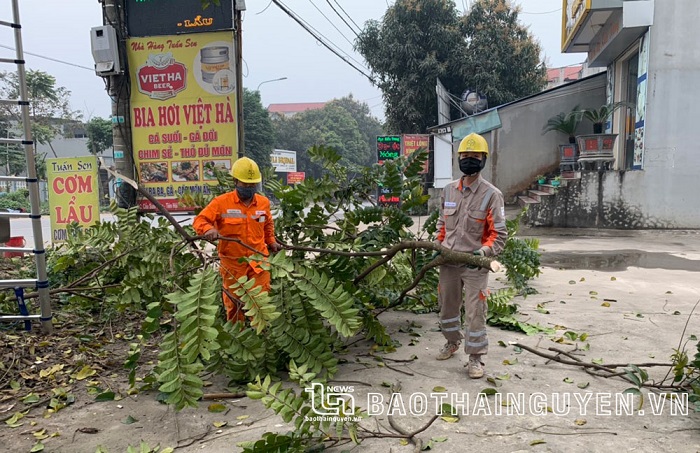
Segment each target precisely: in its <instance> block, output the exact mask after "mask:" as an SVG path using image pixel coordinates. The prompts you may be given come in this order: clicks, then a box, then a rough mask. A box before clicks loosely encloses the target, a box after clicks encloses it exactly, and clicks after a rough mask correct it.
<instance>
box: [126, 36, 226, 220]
mask: <svg viewBox="0 0 700 453" xmlns="http://www.w3.org/2000/svg"><path fill="white" fill-rule="evenodd" d="M128 49H129V50H128V56H129V68H130V69H129V70H130V74H129V75H130V79H131V87H132V88H131V131H132V139H133V149H134V162H135V163H136V170H137V172H138V177H139V182H140V183H141V184H142V185H143V186H144V187H145V189H146V190H147V191H148V193H149V194H151V195H152V196H153V197H155V198H156V199H157V200H158V201H159V202H160V203H161V204H162V205H163V206H164V207H165V208H166V209H167V210H168V211H191V210H192V209H193V208H194V207H192V206H181V205H180V204H179V201H178V198H179V197H180V196H181V195H183V194H185V193H203V194H205V195H207V194H210V193H211V190H210V189H211V187H212V186H215V185H217V184H218V181H217V178H216V170H219V171H221V172H224V173H228V172H230V171H231V166H232V163H233V160H234V158H235V150H237V149H238V131H237V126H236V124H237V123H236V115H237V113H236V90H235V89H236V77H235V73H234V69H235V67H234V60H235V59H234V58H233V56H234V53H233V33H230V32H217V33H197V34H193V35H177V36H153V37H148V38H131V39H130V40H129V41H128ZM138 205H139V210H140V211H142V212H146V211H155V206H154V205H153V203H151V202H150V201H149V200H148V199H145V198H140V199H139V200H138Z"/></svg>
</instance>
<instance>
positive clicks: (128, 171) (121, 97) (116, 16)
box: [102, 0, 136, 208]
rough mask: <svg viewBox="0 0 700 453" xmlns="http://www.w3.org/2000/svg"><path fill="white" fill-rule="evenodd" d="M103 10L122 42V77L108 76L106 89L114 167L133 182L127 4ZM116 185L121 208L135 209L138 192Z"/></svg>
mask: <svg viewBox="0 0 700 453" xmlns="http://www.w3.org/2000/svg"><path fill="white" fill-rule="evenodd" d="M102 5H103V9H104V21H105V24H104V25H111V26H112V27H114V29H115V30H116V31H117V39H118V41H119V59H120V61H121V63H122V69H123V70H122V73H121V74H118V75H112V76H108V78H107V89H108V92H109V97H110V99H111V100H112V137H113V142H114V147H113V149H114V151H113V152H114V163H115V166H116V168H117V171H118V172H119V173H120V174H122V175H124V176H126V177H128V178H131V179H132V180H133V179H136V178H135V171H134V155H133V153H132V151H131V121H130V119H129V109H130V106H131V100H130V99H129V92H130V90H129V68H128V64H127V55H126V21H125V15H124V9H125V4H124V0H102ZM120 183H121V181H117V187H116V190H115V192H116V198H117V205H118V206H119V207H120V208H129V207H132V206H135V205H136V191H135V190H134V188H133V187H131V186H130V185H128V184H120Z"/></svg>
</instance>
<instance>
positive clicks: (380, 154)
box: [377, 135, 401, 205]
mask: <svg viewBox="0 0 700 453" xmlns="http://www.w3.org/2000/svg"><path fill="white" fill-rule="evenodd" d="M400 156H401V136H400V135H379V136H377V162H378V163H379V165H382V164H383V163H384V161H386V160H394V159H398V158H399V157H400ZM377 201H378V202H379V204H380V205H391V204H395V205H396V204H399V203H400V202H401V199H400V198H399V197H397V196H392V195H391V193H390V191H389V189H387V188H385V187H382V186H381V185H380V186H379V193H378V196H377Z"/></svg>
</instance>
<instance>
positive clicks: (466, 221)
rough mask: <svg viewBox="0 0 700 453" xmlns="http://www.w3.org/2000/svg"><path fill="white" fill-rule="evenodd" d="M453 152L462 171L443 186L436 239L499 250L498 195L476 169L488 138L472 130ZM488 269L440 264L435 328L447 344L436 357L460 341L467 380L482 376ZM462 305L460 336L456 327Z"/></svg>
mask: <svg viewBox="0 0 700 453" xmlns="http://www.w3.org/2000/svg"><path fill="white" fill-rule="evenodd" d="M457 152H458V155H459V169H460V170H461V171H462V173H463V176H462V177H461V178H460V179H458V180H456V181H452V182H451V183H449V184H448V185H447V186H446V187H445V188H444V189H443V192H442V196H441V197H440V217H439V218H438V223H437V227H438V235H437V242H439V243H440V244H441V245H442V246H443V247H446V248H448V249H450V250H454V251H458V252H465V253H472V254H474V255H480V256H495V255H498V254H499V253H500V252H501V251H502V250H503V247H504V245H505V242H506V238H507V236H508V232H507V230H506V219H505V209H504V205H503V194H502V193H501V191H500V190H498V189H497V188H496V187H495V186H494V185H493V184H491V183H489V182H488V181H486V180H485V179H484V178H482V177H481V174H480V172H481V170H482V169H483V168H484V166H485V164H486V159H487V158H488V155H489V148H488V143H486V140H485V139H484V138H483V137H482V136H480V135H478V134H474V133H472V134H469V135H467V136H466V137H465V138H464V139H463V140H462V141H461V142H460V144H459V149H458V151H457ZM488 272H489V271H488V269H482V268H476V267H470V266H465V265H443V266H440V280H439V286H438V299H439V302H440V327H441V330H442V334H443V335H444V337H445V339H446V340H447V343H446V344H445V346H443V348H442V349H441V350H440V352H439V353H438V355H437V357H436V358H437V359H438V360H446V359H449V358H450V357H452V355H453V354H454V353H455V352H457V350H458V349H459V346H460V344H461V342H462V340H464V342H465V344H464V352H466V353H467V354H469V363H468V364H467V373H468V375H469V377H470V378H472V379H478V378H480V377H482V376H483V375H484V363H483V361H482V356H483V355H484V354H486V353H487V352H488V345H489V341H488V337H487V336H486V312H487V304H486V297H487V296H488V289H487V287H488V280H489V275H488ZM463 304H464V309H465V330H464V335H462V332H461V330H462V327H461V325H462V323H461V308H462V305H463Z"/></svg>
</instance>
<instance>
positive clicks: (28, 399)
mask: <svg viewBox="0 0 700 453" xmlns="http://www.w3.org/2000/svg"><path fill="white" fill-rule="evenodd" d="M22 402H23V403H24V404H33V403H38V402H39V395H37V394H36V393H33V392H32V393H30V394H28V395H27V396H25V397H24V398H22Z"/></svg>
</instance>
